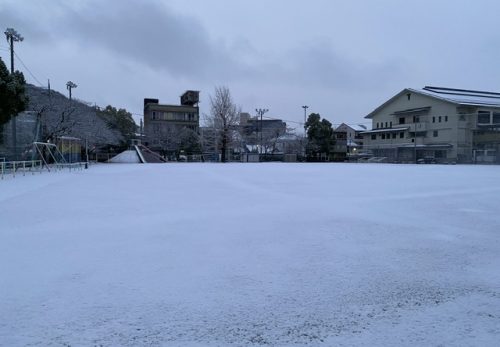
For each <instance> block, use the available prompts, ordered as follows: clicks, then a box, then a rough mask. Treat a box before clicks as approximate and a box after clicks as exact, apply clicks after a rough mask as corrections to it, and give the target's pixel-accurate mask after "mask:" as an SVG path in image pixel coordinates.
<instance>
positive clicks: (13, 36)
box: [4, 28, 24, 41]
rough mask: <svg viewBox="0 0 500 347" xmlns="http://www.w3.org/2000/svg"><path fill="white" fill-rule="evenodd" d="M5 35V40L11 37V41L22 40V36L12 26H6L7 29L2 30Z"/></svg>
mask: <svg viewBox="0 0 500 347" xmlns="http://www.w3.org/2000/svg"><path fill="white" fill-rule="evenodd" d="M4 33H5V37H6V38H7V41H8V40H9V39H12V41H23V40H24V37H22V36H21V34H19V33H18V32H17V31H16V30H14V29H13V28H7V30H5V31H4Z"/></svg>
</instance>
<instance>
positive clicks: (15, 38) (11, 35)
mask: <svg viewBox="0 0 500 347" xmlns="http://www.w3.org/2000/svg"><path fill="white" fill-rule="evenodd" d="M4 34H5V37H6V38H7V42H9V46H10V73H11V74H13V73H14V42H22V41H23V40H24V37H22V36H21V34H19V33H18V32H17V31H16V30H14V29H12V28H7V30H5V32H4ZM16 116H17V115H12V118H11V121H12V149H13V152H12V153H13V155H14V160H17V125H16Z"/></svg>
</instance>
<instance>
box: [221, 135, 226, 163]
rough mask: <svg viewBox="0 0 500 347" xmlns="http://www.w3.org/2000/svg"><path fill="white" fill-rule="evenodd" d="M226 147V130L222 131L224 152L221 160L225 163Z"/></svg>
mask: <svg viewBox="0 0 500 347" xmlns="http://www.w3.org/2000/svg"><path fill="white" fill-rule="evenodd" d="M226 147H227V134H226V132H225V131H224V132H223V133H222V148H221V150H222V153H221V161H222V162H223V163H225V162H226Z"/></svg>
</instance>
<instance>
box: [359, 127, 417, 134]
mask: <svg viewBox="0 0 500 347" xmlns="http://www.w3.org/2000/svg"><path fill="white" fill-rule="evenodd" d="M408 129H410V127H398V128H384V129H375V130H369V131H363V132H362V133H361V134H376V133H394V132H398V131H404V130H408Z"/></svg>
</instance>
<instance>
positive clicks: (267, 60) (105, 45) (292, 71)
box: [0, 0, 402, 89]
mask: <svg viewBox="0 0 500 347" xmlns="http://www.w3.org/2000/svg"><path fill="white" fill-rule="evenodd" d="M13 8H16V9H17V11H15V10H13ZM5 10H6V11H5ZM26 10H27V11H26ZM34 11H37V12H39V14H38V19H39V20H38V21H35V22H30V23H28V22H26V21H25V20H24V19H25V18H28V16H26V15H23V14H26V13H30V12H31V13H33V12H34ZM6 13H7V15H6ZM6 16H7V17H9V18H10V19H14V20H13V21H17V22H18V23H19V24H20V25H21V26H22V28H23V31H25V32H26V35H27V36H28V35H34V38H35V39H36V40H37V41H46V42H49V43H50V44H57V40H65V41H68V42H72V43H74V44H76V45H77V46H79V47H80V48H81V49H85V50H87V49H89V50H92V49H96V48H100V49H103V50H107V51H109V52H110V53H111V54H112V55H115V56H118V57H120V59H124V60H133V61H134V62H135V63H139V64H141V65H144V66H146V67H148V68H150V69H152V70H161V71H165V72H167V73H168V74H169V75H170V76H172V77H173V78H183V79H189V80H193V81H198V82H203V81H204V82H205V83H207V82H212V83H216V84H220V83H223V84H224V83H230V82H233V81H238V80H241V79H246V80H248V81H249V82H252V83H257V84H261V83H268V84H269V83H270V84H274V85H290V84H292V85H295V86H307V87H309V88H311V87H312V88H334V89H335V88H355V87H356V86H360V85H361V86H366V87H371V86H373V85H374V84H375V83H374V82H373V81H376V83H380V81H381V80H386V79H387V76H389V74H387V73H388V71H390V70H392V71H394V69H399V67H398V66H397V65H395V64H380V65H367V64H366V63H365V62H363V59H362V58H361V59H359V61H353V60H348V59H346V58H343V57H342V55H341V54H340V53H339V52H336V51H335V49H334V47H333V44H332V43H331V42H330V41H328V40H320V39H312V40H311V41H309V42H306V43H302V42H301V43H297V47H291V48H282V49H281V50H280V51H279V52H278V54H275V55H274V56H267V55H266V52H260V51H259V49H258V42H256V43H251V42H249V41H247V40H246V38H241V39H240V40H237V41H234V42H229V43H227V42H225V41H223V40H215V39H213V38H212V37H210V36H209V34H208V33H207V30H206V28H204V27H203V26H202V25H201V24H200V23H199V22H198V20H197V19H196V17H194V16H189V15H182V14H179V13H175V12H174V11H173V10H172V9H170V8H169V7H167V6H165V5H164V4H162V3H161V2H159V1H154V0H153V1H141V2H137V1H131V0H122V1H119V2H114V3H113V5H112V6H110V5H109V3H107V2H103V1H85V2H81V3H73V2H72V3H67V2H64V1H59V2H54V3H51V6H50V8H48V9H45V11H44V9H43V8H41V7H40V5H37V4H36V3H34V4H31V5H30V6H29V7H28V8H27V9H26V8H22V7H19V6H13V3H12V6H11V7H10V8H9V7H8V6H7V8H6V9H4V14H3V15H2V17H3V18H5V17H6ZM2 17H0V19H3V18H2ZM30 17H31V16H30ZM221 20H222V19H221ZM28 24H29V25H28ZM399 70H400V72H401V71H402V69H399ZM392 75H394V74H392Z"/></svg>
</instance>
